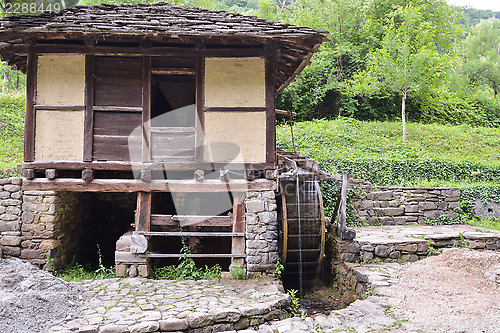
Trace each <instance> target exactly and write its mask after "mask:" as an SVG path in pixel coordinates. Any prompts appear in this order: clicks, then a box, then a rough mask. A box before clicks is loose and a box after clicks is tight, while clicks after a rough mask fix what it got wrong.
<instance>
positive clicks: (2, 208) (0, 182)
mask: <svg viewBox="0 0 500 333" xmlns="http://www.w3.org/2000/svg"><path fill="white" fill-rule="evenodd" d="M21 184H22V179H21V178H7V179H0V244H1V245H2V247H1V249H2V252H3V256H6V257H19V256H20V255H21V240H22V239H21V214H22V197H23V192H22V190H21ZM1 256H2V253H0V257H1Z"/></svg>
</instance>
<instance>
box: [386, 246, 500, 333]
mask: <svg viewBox="0 0 500 333" xmlns="http://www.w3.org/2000/svg"><path fill="white" fill-rule="evenodd" d="M397 280H398V283H397V284H396V285H394V286H391V287H390V288H388V293H389V295H391V296H392V299H391V303H393V304H390V305H391V306H393V309H394V312H395V313H396V315H400V316H402V317H403V318H404V319H407V320H409V321H410V322H412V323H414V324H415V325H416V326H417V327H419V328H420V329H422V331H424V332H492V333H493V332H495V333H498V332H500V253H498V252H492V251H484V252H477V251H472V250H469V249H450V250H448V251H445V252H444V253H443V254H440V255H439V256H435V257H429V258H427V259H424V260H421V261H418V262H414V263H411V264H407V265H404V266H403V267H402V269H401V270H400V271H399V272H398V276H397Z"/></svg>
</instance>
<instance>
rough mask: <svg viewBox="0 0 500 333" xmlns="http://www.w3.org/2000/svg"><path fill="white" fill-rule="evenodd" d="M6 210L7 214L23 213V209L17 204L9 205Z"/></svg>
mask: <svg viewBox="0 0 500 333" xmlns="http://www.w3.org/2000/svg"><path fill="white" fill-rule="evenodd" d="M2 207H3V206H2ZM3 208H5V207H3ZM5 212H6V213H7V214H12V215H17V216H19V215H21V210H20V209H19V208H18V207H16V206H7V208H5Z"/></svg>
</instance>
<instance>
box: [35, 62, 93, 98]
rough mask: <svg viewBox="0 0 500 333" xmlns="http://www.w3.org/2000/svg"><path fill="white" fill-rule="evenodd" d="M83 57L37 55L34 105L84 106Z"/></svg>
mask: <svg viewBox="0 0 500 333" xmlns="http://www.w3.org/2000/svg"><path fill="white" fill-rule="evenodd" d="M84 103H85V56H84V55H67V54H62V55H54V54H47V55H39V56H38V68H37V85H36V104H38V105H84Z"/></svg>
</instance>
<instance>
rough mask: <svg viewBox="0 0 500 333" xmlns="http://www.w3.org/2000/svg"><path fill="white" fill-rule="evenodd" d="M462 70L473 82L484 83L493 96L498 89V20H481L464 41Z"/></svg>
mask: <svg viewBox="0 0 500 333" xmlns="http://www.w3.org/2000/svg"><path fill="white" fill-rule="evenodd" d="M464 52H465V63H464V71H465V73H466V74H467V75H468V76H469V78H470V80H471V81H472V82H473V83H475V84H485V85H487V86H489V87H490V88H491V89H492V90H493V94H494V96H495V97H497V96H498V93H499V90H500V20H499V19H497V18H490V19H487V20H483V21H481V22H480V23H479V24H478V25H477V26H476V27H475V28H474V29H473V31H472V33H471V34H470V35H469V37H468V38H467V39H466V40H465V42H464Z"/></svg>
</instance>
